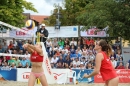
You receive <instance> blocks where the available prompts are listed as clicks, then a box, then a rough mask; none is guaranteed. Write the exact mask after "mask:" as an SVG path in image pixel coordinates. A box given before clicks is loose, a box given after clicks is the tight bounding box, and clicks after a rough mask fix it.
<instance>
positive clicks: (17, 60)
mask: <svg viewBox="0 0 130 86" xmlns="http://www.w3.org/2000/svg"><path fill="white" fill-rule="evenodd" d="M19 63H20V60H19V57H15V65H16V67H18V64H19Z"/></svg>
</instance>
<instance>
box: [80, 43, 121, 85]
mask: <svg viewBox="0 0 130 86" xmlns="http://www.w3.org/2000/svg"><path fill="white" fill-rule="evenodd" d="M95 50H96V51H97V55H96V58H95V64H96V65H95V68H94V71H93V72H92V73H91V74H90V75H87V74H84V76H83V77H84V78H89V77H92V76H95V75H97V74H98V73H99V72H100V73H101V76H102V78H103V80H104V81H105V86H118V82H119V78H118V77H117V74H116V71H115V69H114V67H113V65H112V63H111V61H110V55H111V54H112V48H111V47H110V45H109V44H107V42H106V41H105V40H100V41H98V42H97V43H96V45H95Z"/></svg>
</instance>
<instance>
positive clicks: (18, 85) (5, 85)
mask: <svg viewBox="0 0 130 86" xmlns="http://www.w3.org/2000/svg"><path fill="white" fill-rule="evenodd" d="M27 85H28V84H27V83H26V82H11V81H4V82H1V81H0V86H27ZM35 86H42V85H37V84H35ZM49 86H75V85H73V84H66V85H61V84H60V85H58V84H53V85H49ZM77 86H104V84H97V83H96V84H85V83H82V84H77ZM119 86H130V83H127V84H119Z"/></svg>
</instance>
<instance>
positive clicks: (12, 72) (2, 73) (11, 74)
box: [0, 68, 17, 81]
mask: <svg viewBox="0 0 130 86" xmlns="http://www.w3.org/2000/svg"><path fill="white" fill-rule="evenodd" d="M16 78H17V70H16V69H10V68H0V80H3V81H6V80H9V81H16Z"/></svg>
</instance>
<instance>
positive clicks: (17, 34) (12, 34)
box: [9, 27, 37, 38]
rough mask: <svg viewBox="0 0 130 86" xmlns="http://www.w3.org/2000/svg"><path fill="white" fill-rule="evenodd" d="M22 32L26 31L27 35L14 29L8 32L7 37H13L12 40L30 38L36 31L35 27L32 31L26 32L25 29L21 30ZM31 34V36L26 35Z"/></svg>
mask: <svg viewBox="0 0 130 86" xmlns="http://www.w3.org/2000/svg"><path fill="white" fill-rule="evenodd" d="M22 30H24V31H26V32H27V33H24V32H22V31H20V30H16V29H12V30H10V31H9V37H14V38H21V37H22V38H28V37H32V35H31V34H35V33H36V31H37V27H35V28H34V29H32V30H28V29H27V28H22ZM28 33H31V34H28Z"/></svg>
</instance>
